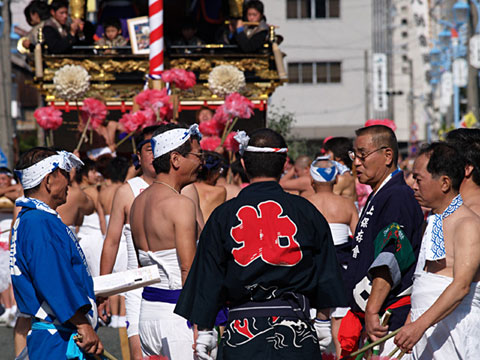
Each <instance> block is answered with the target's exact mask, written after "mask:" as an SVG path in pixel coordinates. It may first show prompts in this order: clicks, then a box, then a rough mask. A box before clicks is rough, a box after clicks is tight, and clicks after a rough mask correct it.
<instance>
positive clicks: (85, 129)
mask: <svg viewBox="0 0 480 360" xmlns="http://www.w3.org/2000/svg"><path fill="white" fill-rule="evenodd" d="M88 125H90V116H89V117H88V120H87V123H86V124H85V128H84V129H83V131H82V136H80V141H79V142H78V144H77V147H76V148H75V150H76V151H79V150H80V148H81V147H82V143H83V139H84V138H85V134H86V133H87V129H88Z"/></svg>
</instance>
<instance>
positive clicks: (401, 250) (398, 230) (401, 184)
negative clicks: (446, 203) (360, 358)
mask: <svg viewBox="0 0 480 360" xmlns="http://www.w3.org/2000/svg"><path fill="white" fill-rule="evenodd" d="M422 225H423V214H422V211H421V208H420V206H419V205H418V202H417V200H415V198H414V196H413V191H412V190H411V189H410V188H409V187H408V186H407V184H406V183H405V180H404V177H403V172H401V171H397V172H396V173H394V174H393V176H392V177H391V178H390V180H388V182H387V183H386V184H384V186H382V187H381V188H380V189H379V190H378V191H377V193H375V194H373V193H372V194H371V195H370V197H369V199H368V201H367V205H366V206H365V208H364V209H363V211H362V213H361V215H360V219H359V221H358V225H357V228H356V230H355V234H354V237H353V243H352V255H351V258H350V261H349V263H348V268H347V272H346V276H345V284H346V288H347V292H348V296H349V305H350V307H351V309H352V311H354V312H365V307H366V304H367V301H368V297H369V295H370V291H371V280H372V277H371V271H372V270H373V269H375V268H377V267H381V266H387V267H388V269H389V272H390V276H391V278H392V281H393V286H392V289H391V291H390V293H389V295H388V296H387V298H386V300H385V302H384V304H383V306H382V309H386V308H387V307H389V305H392V304H394V303H395V302H397V301H398V300H399V299H400V298H402V297H404V296H407V295H410V293H411V287H412V281H413V280H412V279H413V273H414V270H415V264H416V259H417V258H418V253H419V250H420V245H421V238H422V233H421V232H422ZM409 309H410V306H409V305H405V306H402V307H399V308H397V309H395V310H394V311H392V316H391V317H390V321H389V324H388V325H389V330H390V331H392V330H395V329H397V328H399V327H400V326H402V325H403V324H404V322H405V319H406V317H407V315H408V311H409Z"/></svg>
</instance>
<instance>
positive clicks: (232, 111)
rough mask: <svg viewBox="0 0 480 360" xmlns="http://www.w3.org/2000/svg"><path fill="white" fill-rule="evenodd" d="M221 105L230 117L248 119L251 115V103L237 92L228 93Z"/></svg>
mask: <svg viewBox="0 0 480 360" xmlns="http://www.w3.org/2000/svg"><path fill="white" fill-rule="evenodd" d="M223 107H224V109H223V111H224V112H225V113H226V114H228V115H229V116H231V117H232V118H235V117H238V118H240V119H250V117H251V116H252V115H253V103H252V102H251V101H250V100H248V99H247V98H246V97H245V96H242V95H240V94H239V93H233V94H230V95H228V96H227V97H226V98H225V103H224V104H223Z"/></svg>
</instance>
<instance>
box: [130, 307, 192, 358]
mask: <svg viewBox="0 0 480 360" xmlns="http://www.w3.org/2000/svg"><path fill="white" fill-rule="evenodd" d="M173 309H175V304H168V303H163V302H156V301H146V300H144V299H142V311H141V313H140V324H139V331H140V344H141V346H142V352H143V355H144V356H151V355H163V356H167V358H168V359H169V360H188V359H192V360H193V359H194V357H193V349H192V345H193V330H192V329H189V328H188V326H187V320H185V319H184V318H183V317H181V316H179V315H177V314H175V313H174V312H173Z"/></svg>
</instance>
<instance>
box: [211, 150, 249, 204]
mask: <svg viewBox="0 0 480 360" xmlns="http://www.w3.org/2000/svg"><path fill="white" fill-rule="evenodd" d="M227 170H228V168H227ZM230 170H231V175H232V182H231V183H228V182H227V175H228V171H224V172H223V173H222V175H221V176H220V178H218V180H217V185H222V186H224V187H225V189H227V197H226V199H225V201H228V200H230V199H233V198H234V197H237V195H238V194H239V193H240V191H241V190H242V189H243V188H244V187H245V186H247V185H248V182H249V180H248V176H247V174H245V170H244V169H243V166H242V164H241V163H240V160H238V159H237V160H235V161H234V162H232V163H231V164H230Z"/></svg>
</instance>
